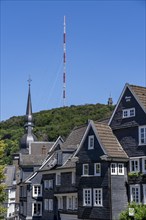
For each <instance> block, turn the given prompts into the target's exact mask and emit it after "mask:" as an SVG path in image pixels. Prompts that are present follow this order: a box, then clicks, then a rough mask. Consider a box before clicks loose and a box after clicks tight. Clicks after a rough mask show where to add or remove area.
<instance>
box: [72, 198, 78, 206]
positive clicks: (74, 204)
mask: <svg viewBox="0 0 146 220" xmlns="http://www.w3.org/2000/svg"><path fill="white" fill-rule="evenodd" d="M77 208H78V198H77V197H76V196H74V197H73V209H77Z"/></svg>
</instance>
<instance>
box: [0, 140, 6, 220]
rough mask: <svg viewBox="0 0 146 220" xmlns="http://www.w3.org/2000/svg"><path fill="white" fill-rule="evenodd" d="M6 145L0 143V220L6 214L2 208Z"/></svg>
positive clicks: (2, 142) (4, 198)
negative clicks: (3, 162) (3, 160)
mask: <svg viewBox="0 0 146 220" xmlns="http://www.w3.org/2000/svg"><path fill="white" fill-rule="evenodd" d="M5 147H6V145H5V144H4V141H0V219H4V217H3V216H4V214H5V212H6V209H5V208H4V206H3V203H4V201H5V200H6V192H5V188H6V186H5V184H4V179H5V175H4V168H5V166H4V165H3V164H2V158H3V155H4V150H5Z"/></svg>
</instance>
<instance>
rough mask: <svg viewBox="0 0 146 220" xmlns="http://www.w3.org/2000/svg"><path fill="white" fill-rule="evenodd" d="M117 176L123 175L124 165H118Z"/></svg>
mask: <svg viewBox="0 0 146 220" xmlns="http://www.w3.org/2000/svg"><path fill="white" fill-rule="evenodd" d="M118 175H124V163H118Z"/></svg>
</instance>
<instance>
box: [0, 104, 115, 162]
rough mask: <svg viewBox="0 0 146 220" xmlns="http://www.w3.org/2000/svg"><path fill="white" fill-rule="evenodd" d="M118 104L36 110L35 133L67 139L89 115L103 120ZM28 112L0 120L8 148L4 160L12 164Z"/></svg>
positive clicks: (49, 138)
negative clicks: (24, 114) (25, 115)
mask: <svg viewBox="0 0 146 220" xmlns="http://www.w3.org/2000/svg"><path fill="white" fill-rule="evenodd" d="M113 109H114V106H108V105H103V104H99V103H98V104H86V105H79V106H74V105H72V106H70V107H61V108H55V109H51V110H46V111H41V112H37V113H34V114H33V118H34V124H35V127H34V134H35V135H36V137H37V138H38V140H39V141H54V140H56V138H57V137H58V136H62V137H63V138H64V139H65V138H66V137H67V135H68V134H69V132H70V131H71V130H72V129H73V128H74V127H75V126H79V125H81V124H85V123H87V121H88V119H92V120H99V119H103V118H106V117H109V116H110V115H111V113H112V111H113ZM23 126H24V116H17V117H16V116H14V117H12V118H10V119H8V120H6V121H2V122H1V123H0V129H1V133H0V140H3V141H4V143H6V144H7V146H6V148H5V150H4V157H3V164H11V162H12V157H11V155H12V154H13V153H15V152H17V151H18V150H19V141H20V138H21V137H22V135H23V134H24V128H23Z"/></svg>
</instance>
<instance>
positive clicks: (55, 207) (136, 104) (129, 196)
mask: <svg viewBox="0 0 146 220" xmlns="http://www.w3.org/2000/svg"><path fill="white" fill-rule="evenodd" d="M33 126H34V125H33V117H32V107H31V96H30V85H29V93H28V103H27V110H26V119H25V129H26V133H25V134H24V136H23V137H22V139H21V144H20V152H19V153H17V154H14V165H15V166H14V167H15V171H16V172H15V176H16V177H15V179H16V182H17V187H16V196H15V205H17V209H16V210H18V207H19V211H17V212H15V219H21V220H24V219H36V220H38V219H42V220H88V219H90V220H95V219H97V220H118V219H119V214H120V213H121V211H123V210H125V209H126V207H127V205H128V202H136V203H144V204H146V88H145V87H141V86H134V85H129V84H126V85H125V86H124V88H123V91H122V93H121V95H120V97H119V100H118V102H117V105H116V107H115V110H114V112H113V114H112V116H111V117H110V119H106V120H103V121H93V120H89V121H88V123H87V124H85V125H82V126H79V127H76V128H74V129H73V130H72V131H71V133H70V134H69V136H68V137H67V139H66V140H63V139H62V138H61V137H58V139H57V140H56V141H55V142H38V141H37V138H36V137H35V135H34V134H33ZM15 208H16V207H15ZM16 214H17V215H16ZM7 219H8V218H7Z"/></svg>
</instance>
